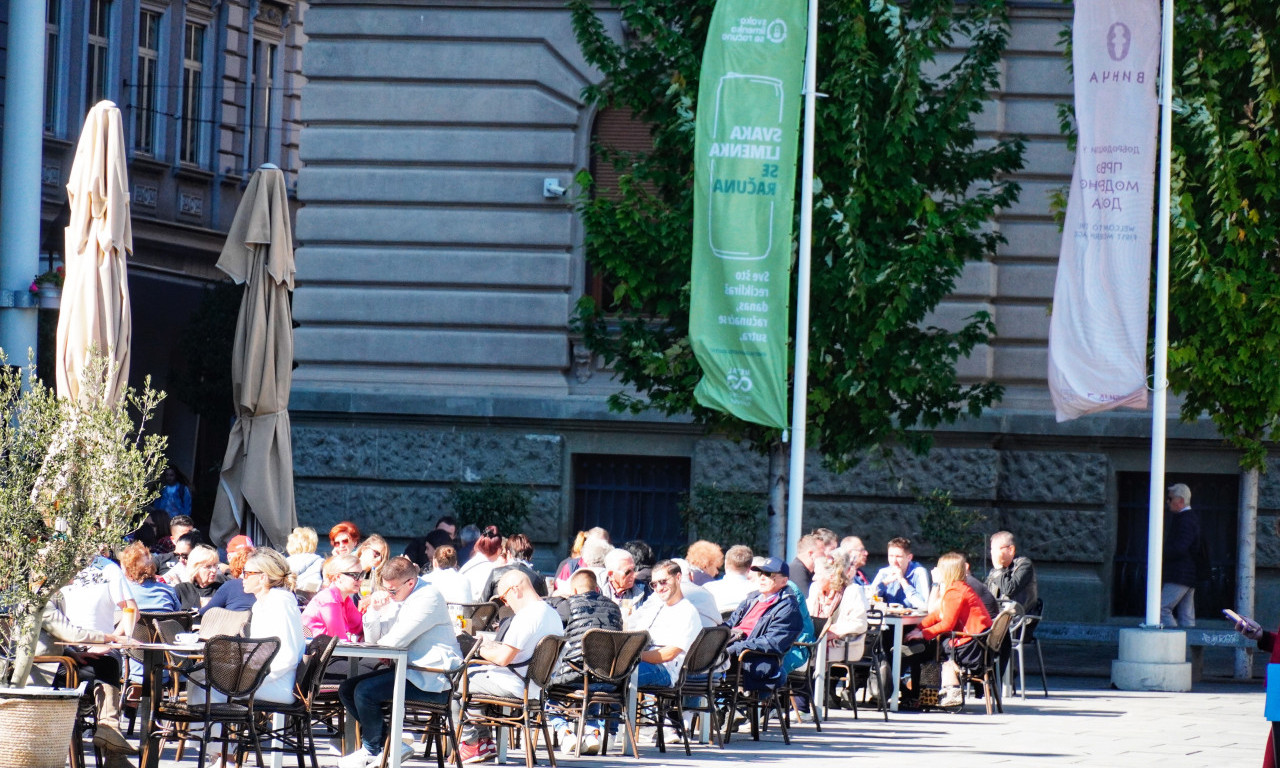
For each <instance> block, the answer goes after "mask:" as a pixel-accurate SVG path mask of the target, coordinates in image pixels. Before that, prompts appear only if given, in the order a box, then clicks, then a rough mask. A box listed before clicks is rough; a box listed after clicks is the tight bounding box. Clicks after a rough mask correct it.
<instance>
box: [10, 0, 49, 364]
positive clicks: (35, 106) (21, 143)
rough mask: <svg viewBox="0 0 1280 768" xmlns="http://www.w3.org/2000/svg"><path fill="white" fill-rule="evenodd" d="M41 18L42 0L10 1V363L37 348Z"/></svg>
mask: <svg viewBox="0 0 1280 768" xmlns="http://www.w3.org/2000/svg"><path fill="white" fill-rule="evenodd" d="M44 22H45V3H44V0H23V1H21V2H13V3H10V4H9V41H8V56H7V58H8V63H7V66H6V72H7V77H6V78H5V86H4V105H5V109H4V117H5V121H4V154H3V158H2V159H0V162H2V163H3V166H0V348H2V349H4V351H5V354H6V355H7V356H8V358H9V361H8V362H9V364H11V365H26V362H27V354H26V352H27V350H28V349H31V350H34V349H35V348H36V309H35V307H34V306H27V305H28V304H33V303H34V302H31V300H30V296H31V294H30V292H29V291H28V290H27V288H28V286H29V285H30V284H31V278H32V277H34V276H35V274H36V272H37V271H39V268H40V161H41V158H42V157H43V146H42V144H43V141H44V44H45V32H44ZM18 304H22V305H23V306H21V307H20V306H17V305H18Z"/></svg>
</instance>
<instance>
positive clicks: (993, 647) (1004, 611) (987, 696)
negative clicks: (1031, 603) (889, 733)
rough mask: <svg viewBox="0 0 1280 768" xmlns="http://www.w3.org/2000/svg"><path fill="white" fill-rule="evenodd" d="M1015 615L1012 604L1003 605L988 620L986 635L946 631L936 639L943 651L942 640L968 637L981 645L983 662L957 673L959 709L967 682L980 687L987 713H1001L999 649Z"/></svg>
mask: <svg viewBox="0 0 1280 768" xmlns="http://www.w3.org/2000/svg"><path fill="white" fill-rule="evenodd" d="M1016 613H1017V609H1016V608H1015V607H1013V606H1012V605H1008V606H1005V607H1004V608H1001V609H1000V613H998V614H996V617H995V618H994V619H992V620H991V627H990V628H988V629H987V631H985V632H976V633H972V634H971V633H968V632H959V631H956V632H946V633H943V634H941V635H939V636H938V639H939V643H938V648H939V649H941V648H942V642H941V641H942V640H943V639H945V638H952V639H954V638H957V637H968V638H972V640H973V642H977V643H981V644H982V660H981V662H980V663H979V664H978V665H977V666H975V667H973V668H970V669H965V668H962V669H961V670H960V693H961V700H960V708H961V709H963V708H964V694H965V691H966V690H967V689H968V687H969V683H977V684H979V685H981V686H982V697H983V700H984V701H985V702H986V705H987V714H988V715H990V714H993V713H994V712H1001V713H1003V712H1004V703H1003V702H1002V701H1001V699H1000V693H1001V691H1000V688H1001V686H1000V647H1001V646H1002V645H1004V643H1005V640H1006V639H1007V637H1008V634H1009V626H1010V624H1011V623H1012V622H1013V618H1014V616H1015V615H1016Z"/></svg>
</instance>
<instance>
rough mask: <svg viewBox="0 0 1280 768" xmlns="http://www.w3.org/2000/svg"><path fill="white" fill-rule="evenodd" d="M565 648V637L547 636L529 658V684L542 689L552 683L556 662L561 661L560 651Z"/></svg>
mask: <svg viewBox="0 0 1280 768" xmlns="http://www.w3.org/2000/svg"><path fill="white" fill-rule="evenodd" d="M563 647H564V637H562V636H560V635H547V636H546V637H544V638H542V639H541V640H539V641H538V645H537V646H535V647H534V649H533V656H531V657H530V658H529V682H531V683H533V684H535V685H537V686H538V687H540V688H546V687H547V685H549V684H550V682H551V674H552V673H553V672H555V669H556V662H557V661H559V660H560V649H561V648H563Z"/></svg>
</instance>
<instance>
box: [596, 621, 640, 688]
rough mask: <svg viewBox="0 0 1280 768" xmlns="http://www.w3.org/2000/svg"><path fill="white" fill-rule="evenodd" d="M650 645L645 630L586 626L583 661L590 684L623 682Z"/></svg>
mask: <svg viewBox="0 0 1280 768" xmlns="http://www.w3.org/2000/svg"><path fill="white" fill-rule="evenodd" d="M648 645H649V633H648V632H619V631H617V630H613V629H589V630H587V632H586V634H584V635H583V636H582V663H583V666H585V667H586V669H587V673H588V674H589V675H590V676H591V682H593V683H612V684H614V685H617V684H620V683H622V682H625V681H626V679H627V678H628V677H630V676H631V670H632V669H634V668H635V666H636V665H637V664H639V663H640V654H641V653H642V652H644V649H645V648H646V647H648Z"/></svg>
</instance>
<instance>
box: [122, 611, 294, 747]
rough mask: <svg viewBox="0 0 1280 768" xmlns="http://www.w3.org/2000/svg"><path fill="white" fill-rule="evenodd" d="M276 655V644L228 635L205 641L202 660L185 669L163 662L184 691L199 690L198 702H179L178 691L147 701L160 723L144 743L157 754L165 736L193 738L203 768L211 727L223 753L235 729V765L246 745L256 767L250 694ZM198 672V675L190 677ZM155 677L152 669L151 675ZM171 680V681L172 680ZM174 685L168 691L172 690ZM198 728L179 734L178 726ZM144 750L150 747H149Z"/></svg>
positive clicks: (256, 737)
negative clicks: (216, 698)
mask: <svg viewBox="0 0 1280 768" xmlns="http://www.w3.org/2000/svg"><path fill="white" fill-rule="evenodd" d="M279 651H280V640H279V639H277V638H274V637H270V638H243V637H232V636H229V635H218V636H215V637H211V638H209V639H208V640H207V641H206V642H205V646H204V660H203V661H201V662H200V663H199V664H196V665H194V666H191V667H186V666H185V665H181V664H179V665H170V664H166V665H165V666H164V667H163V669H167V670H168V671H169V672H170V674H172V675H174V677H175V678H179V679H185V680H186V681H187V685H188V686H189V691H190V692H194V691H196V690H199V691H201V692H202V693H203V698H204V701H202V702H195V703H192V702H191V701H189V700H187V699H184V698H183V697H182V696H181V694H180V693H177V694H174V693H172V692H170V693H169V694H168V695H165V694H163V693H162V694H160V695H156V696H153V697H152V701H153V705H152V722H154V723H157V724H160V726H161V727H157V728H156V729H155V730H153V731H152V733H151V739H150V741H152V742H155V744H154V748H155V749H158V750H161V751H163V750H164V743H165V741H167V740H169V739H170V738H180V739H182V740H184V741H185V740H186V739H198V740H199V741H200V756H199V759H198V762H197V766H200V767H201V768H202V767H203V766H204V760H205V755H206V754H207V753H208V746H209V742H210V741H211V740H216V739H218V738H219V737H218V736H216V735H214V732H213V726H214V725H215V724H217V725H221V726H222V735H221V741H222V745H223V752H224V754H226V752H227V750H228V749H229V746H230V743H231V739H230V738H229V734H230V733H232V729H233V728H234V729H235V734H236V764H237V765H240V764H241V762H242V753H243V750H244V748H245V746H246V745H251V746H252V747H253V749H254V752H255V754H256V756H257V759H258V766H259V768H263V761H262V748H261V746H260V745H259V743H258V734H257V729H256V726H255V723H254V710H255V703H254V693H255V692H256V691H257V690H258V687H259V686H261V685H262V681H263V680H265V679H266V677H267V672H268V671H270V665H271V660H272V659H274V658H275V656H276V654H277V653H278V652H279ZM196 672H199V673H200V674H194V673H196ZM157 674H158V671H157ZM175 682H176V681H175ZM151 685H152V690H153V691H155V690H156V689H158V688H159V686H158V685H157V681H156V680H152V681H151ZM176 688H177V686H176V685H175V687H174V688H173V689H171V691H172V690H176ZM214 693H218V694H221V695H222V696H223V697H225V698H226V701H214V700H213V698H214V696H213V694H214ZM196 723H201V724H203V729H202V730H200V731H198V732H197V731H196V730H195V729H193V728H189V727H188V728H186V729H185V731H182V732H179V731H178V728H179V727H180V726H183V725H186V726H191V725H194V724H196ZM145 748H146V749H151V748H153V746H152V744H151V743H148V744H147V745H145Z"/></svg>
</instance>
